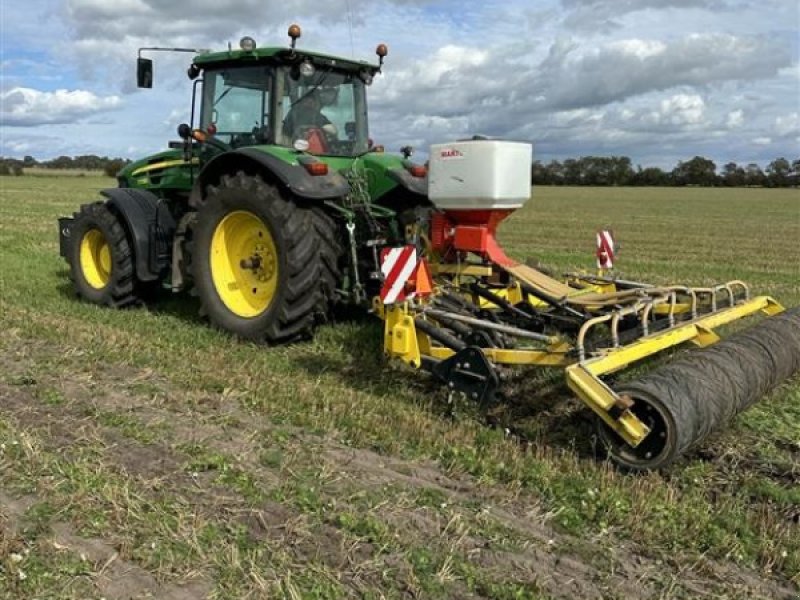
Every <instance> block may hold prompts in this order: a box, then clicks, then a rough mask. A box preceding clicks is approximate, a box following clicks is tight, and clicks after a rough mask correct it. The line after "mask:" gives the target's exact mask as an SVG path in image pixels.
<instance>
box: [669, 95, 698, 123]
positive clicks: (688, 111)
mask: <svg viewBox="0 0 800 600" xmlns="http://www.w3.org/2000/svg"><path fill="white" fill-rule="evenodd" d="M705 109H706V103H705V102H703V99H702V98H701V97H700V96H698V95H696V94H677V95H675V96H671V97H670V98H666V99H664V100H662V101H661V114H660V117H661V119H662V120H663V121H665V122H667V123H671V124H672V125H699V124H702V123H703V121H704V115H705Z"/></svg>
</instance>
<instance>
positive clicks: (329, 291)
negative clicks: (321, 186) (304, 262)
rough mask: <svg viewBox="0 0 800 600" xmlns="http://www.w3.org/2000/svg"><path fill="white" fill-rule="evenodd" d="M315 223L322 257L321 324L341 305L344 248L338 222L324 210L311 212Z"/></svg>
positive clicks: (319, 311)
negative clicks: (339, 292) (338, 292)
mask: <svg viewBox="0 0 800 600" xmlns="http://www.w3.org/2000/svg"><path fill="white" fill-rule="evenodd" d="M311 218H312V220H313V222H314V231H315V232H316V234H317V237H318V238H319V242H320V243H319V255H320V290H321V294H320V305H319V308H318V313H317V314H318V319H319V320H320V321H321V322H325V321H327V320H328V318H329V316H330V314H331V312H332V310H333V309H334V307H335V306H336V304H338V303H339V296H338V294H337V290H338V289H339V287H340V286H341V281H342V268H341V260H342V256H343V255H344V247H343V246H342V241H341V237H340V235H339V234H340V231H339V228H338V227H337V225H336V221H334V220H333V218H332V217H331V216H330V215H329V214H328V213H326V212H325V211H324V210H323V209H322V208H319V207H315V208H313V209H312V210H311Z"/></svg>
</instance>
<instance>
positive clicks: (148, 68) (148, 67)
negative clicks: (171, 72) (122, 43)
mask: <svg viewBox="0 0 800 600" xmlns="http://www.w3.org/2000/svg"><path fill="white" fill-rule="evenodd" d="M136 85H137V86H138V87H140V88H151V87H153V61H152V59H150V58H142V57H141V56H140V57H139V58H137V59H136Z"/></svg>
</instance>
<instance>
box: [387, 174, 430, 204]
mask: <svg viewBox="0 0 800 600" xmlns="http://www.w3.org/2000/svg"><path fill="white" fill-rule="evenodd" d="M387 174H388V175H389V177H391V178H392V179H394V180H395V181H396V182H397V183H399V184H400V185H401V186H403V187H404V188H406V189H407V190H409V191H411V192H414V193H415V194H420V195H422V196H426V197H427V196H428V178H427V177H414V176H413V175H412V174H411V173H409V172H408V170H407V169H404V168H402V167H400V168H397V169H389V170H388V171H387Z"/></svg>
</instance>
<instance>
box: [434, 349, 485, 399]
mask: <svg viewBox="0 0 800 600" xmlns="http://www.w3.org/2000/svg"><path fill="white" fill-rule="evenodd" d="M432 372H433V374H434V375H435V376H436V377H438V378H439V379H440V380H441V381H442V382H444V384H445V385H446V386H447V387H448V389H449V390H450V391H452V392H461V393H463V394H464V395H465V396H466V397H467V398H470V399H471V400H475V401H476V402H479V403H481V404H488V403H489V402H491V401H492V400H493V399H494V394H495V392H496V391H497V387H498V385H499V383H500V381H499V378H498V376H497V372H496V371H495V369H494V367H493V366H492V364H491V363H490V362H489V360H488V359H487V358H486V355H485V354H484V353H483V352H482V351H481V349H480V348H478V347H476V346H468V347H466V348H464V349H462V350H459V351H458V352H456V353H455V354H454V355H453V356H451V357H450V358H447V359H445V360H443V361H441V362H439V363H438V364H436V365H434V366H433V369H432Z"/></svg>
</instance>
